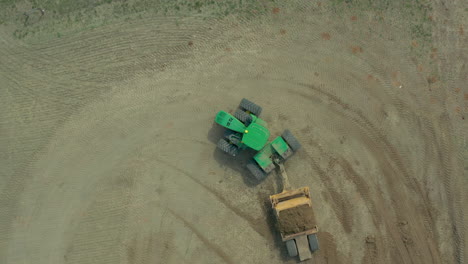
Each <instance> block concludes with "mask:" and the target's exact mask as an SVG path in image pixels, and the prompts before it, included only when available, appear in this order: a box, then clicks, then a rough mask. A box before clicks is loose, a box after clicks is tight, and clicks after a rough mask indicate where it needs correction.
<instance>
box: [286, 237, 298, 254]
mask: <svg viewBox="0 0 468 264" xmlns="http://www.w3.org/2000/svg"><path fill="white" fill-rule="evenodd" d="M286 249H287V250H288V255H289V256H290V257H295V256H297V246H296V240H294V239H291V240H288V241H286Z"/></svg>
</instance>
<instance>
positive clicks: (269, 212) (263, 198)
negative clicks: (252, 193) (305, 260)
mask: <svg viewBox="0 0 468 264" xmlns="http://www.w3.org/2000/svg"><path fill="white" fill-rule="evenodd" d="M258 199H259V202H260V203H261V204H262V208H263V214H264V215H265V221H266V224H267V226H268V229H269V231H270V233H271V236H272V242H273V247H274V250H278V251H279V252H280V257H281V260H282V261H283V262H284V263H296V262H295V261H294V259H292V258H291V257H290V256H289V255H288V251H287V250H286V245H285V244H284V242H283V240H282V239H281V234H280V233H279V231H278V223H277V222H276V215H275V212H274V210H273V208H272V207H271V203H270V197H269V195H267V194H265V193H259V194H258Z"/></svg>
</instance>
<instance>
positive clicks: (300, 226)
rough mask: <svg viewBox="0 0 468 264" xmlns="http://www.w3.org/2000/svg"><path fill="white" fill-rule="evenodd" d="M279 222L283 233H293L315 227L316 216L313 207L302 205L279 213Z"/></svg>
mask: <svg viewBox="0 0 468 264" xmlns="http://www.w3.org/2000/svg"><path fill="white" fill-rule="evenodd" d="M278 224H279V229H280V232H281V233H282V234H283V235H285V236H286V235H291V234H295V233H299V232H303V231H306V230H309V229H312V228H314V226H315V216H314V211H313V210H312V207H309V206H308V205H301V206H298V207H294V208H291V209H287V210H283V211H281V212H280V213H279V217H278Z"/></svg>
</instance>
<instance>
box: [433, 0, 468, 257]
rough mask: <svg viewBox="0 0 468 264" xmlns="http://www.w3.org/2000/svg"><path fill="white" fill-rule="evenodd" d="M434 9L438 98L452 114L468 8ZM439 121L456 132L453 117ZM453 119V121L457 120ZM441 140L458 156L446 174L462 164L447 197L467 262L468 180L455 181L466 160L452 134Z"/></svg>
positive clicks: (447, 5) (461, 82)
mask: <svg viewBox="0 0 468 264" xmlns="http://www.w3.org/2000/svg"><path fill="white" fill-rule="evenodd" d="M433 6H434V8H433V16H434V18H435V19H437V20H436V22H437V23H434V30H433V34H432V38H433V40H434V43H435V45H436V46H437V47H438V48H439V50H440V51H439V56H437V58H436V59H435V62H436V66H437V71H438V73H439V75H440V76H444V77H445V80H443V81H442V84H443V85H444V86H445V87H446V88H448V89H440V90H441V91H438V92H439V93H441V96H439V98H441V100H443V107H444V110H445V111H444V112H445V113H451V109H449V107H450V105H448V104H447V103H449V102H450V101H448V100H444V99H447V98H450V97H447V92H446V91H448V90H452V91H453V89H455V88H457V87H464V86H466V76H467V68H466V61H467V53H466V39H467V36H466V34H465V36H463V34H460V33H462V32H460V31H459V30H457V29H458V28H459V27H460V26H461V25H462V24H463V23H462V22H465V24H466V18H465V17H464V14H462V13H461V12H460V10H463V9H464V8H466V1H459V0H454V1H449V2H447V1H441V0H435V1H433ZM465 10H466V9H465ZM458 23H459V24H458ZM457 33H458V35H457ZM458 61H460V62H463V64H462V65H460V64H459V63H454V62H458ZM456 73H458V74H456ZM457 76H463V77H464V78H457ZM440 119H441V120H440V122H441V123H440V124H439V129H441V130H443V128H444V127H446V126H447V127H449V128H450V131H453V125H452V124H451V122H450V116H447V115H444V116H442V117H441V118H440ZM452 120H454V118H453V119H452ZM465 127H466V126H465ZM465 127H463V126H462V127H460V128H459V130H458V131H457V132H460V133H458V134H459V135H463V133H464V132H465V133H466V129H465V130H463V129H464V128H465ZM442 138H443V140H442V142H441V143H444V142H446V143H445V147H446V148H448V149H449V151H453V152H455V153H457V157H456V158H452V160H450V159H448V158H447V157H443V159H442V161H443V163H444V164H443V168H444V171H445V172H446V173H447V172H450V171H447V169H450V168H452V166H453V165H454V164H456V163H457V161H458V163H460V165H461V166H455V168H456V170H457V171H456V172H455V173H454V174H453V175H454V176H455V177H451V176H450V174H445V175H444V177H445V178H444V186H445V189H446V195H447V197H448V198H449V204H448V208H449V212H450V217H451V219H452V221H453V223H454V226H453V229H452V232H453V236H454V240H455V244H456V250H455V260H456V261H457V263H464V262H465V261H466V257H465V255H466V254H465V252H466V250H467V244H466V241H465V240H466V236H467V235H466V228H467V227H468V221H467V219H468V210H466V207H464V206H463V201H466V199H467V198H468V195H467V193H466V183H467V181H466V180H461V179H460V178H456V175H463V174H466V172H464V171H463V167H464V164H463V161H465V163H466V160H465V159H464V157H463V150H462V149H458V148H456V147H454V146H453V144H454V140H452V139H453V138H455V137H454V136H453V135H450V134H449V133H446V134H444V135H443V137H442ZM465 147H466V146H465ZM465 166H466V165H465ZM460 168H461V169H460ZM452 178H453V179H452ZM457 180H458V181H457Z"/></svg>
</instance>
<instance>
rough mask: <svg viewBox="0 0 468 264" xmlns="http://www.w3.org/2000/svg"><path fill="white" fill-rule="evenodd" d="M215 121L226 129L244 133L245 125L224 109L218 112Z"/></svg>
mask: <svg viewBox="0 0 468 264" xmlns="http://www.w3.org/2000/svg"><path fill="white" fill-rule="evenodd" d="M215 122H216V123H218V124H220V125H222V126H223V127H225V128H227V129H230V130H234V131H236V132H239V133H244V131H245V129H246V127H245V125H244V124H243V123H242V122H241V121H239V120H238V119H237V118H235V117H234V116H232V115H231V114H229V113H228V112H225V111H219V112H218V114H217V115H216V118H215Z"/></svg>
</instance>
